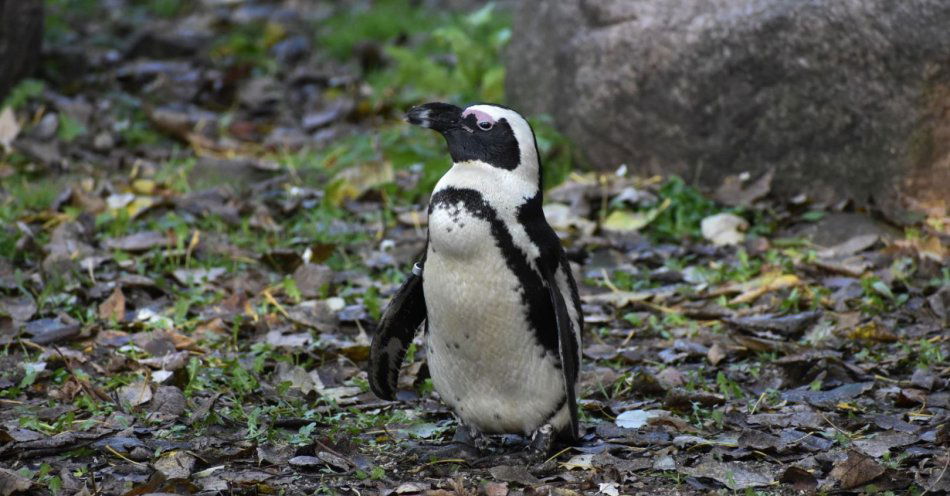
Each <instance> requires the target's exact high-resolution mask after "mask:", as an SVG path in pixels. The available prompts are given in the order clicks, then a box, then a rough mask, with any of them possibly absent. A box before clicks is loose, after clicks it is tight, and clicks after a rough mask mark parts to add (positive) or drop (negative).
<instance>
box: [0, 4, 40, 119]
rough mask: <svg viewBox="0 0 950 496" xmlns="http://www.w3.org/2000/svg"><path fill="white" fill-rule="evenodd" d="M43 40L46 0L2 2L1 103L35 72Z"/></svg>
mask: <svg viewBox="0 0 950 496" xmlns="http://www.w3.org/2000/svg"><path fill="white" fill-rule="evenodd" d="M42 41H43V0H0V102H2V101H3V99H4V98H5V97H6V96H7V92H9V91H10V89H12V88H13V87H14V86H15V85H16V83H17V82H18V81H19V80H20V79H21V78H24V77H26V76H28V75H30V73H32V72H33V69H35V68H36V64H37V62H39V60H40V46H41V45H42Z"/></svg>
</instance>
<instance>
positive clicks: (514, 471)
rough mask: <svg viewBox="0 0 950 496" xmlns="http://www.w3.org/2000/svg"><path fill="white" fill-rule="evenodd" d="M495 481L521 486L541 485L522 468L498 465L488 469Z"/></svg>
mask: <svg viewBox="0 0 950 496" xmlns="http://www.w3.org/2000/svg"><path fill="white" fill-rule="evenodd" d="M488 472H489V473H490V474H491V476H492V477H494V478H495V480H497V481H499V482H515V483H518V484H521V485H523V486H534V485H537V484H540V483H541V480H540V479H538V478H537V477H535V476H533V475H531V473H530V472H528V469H527V468H526V467H523V466H517V467H516V466H512V465H499V466H497V467H492V468H490V469H488Z"/></svg>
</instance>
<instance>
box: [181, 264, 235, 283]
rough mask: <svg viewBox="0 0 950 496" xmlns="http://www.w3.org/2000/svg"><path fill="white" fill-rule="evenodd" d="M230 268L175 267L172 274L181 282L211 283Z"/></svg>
mask: <svg viewBox="0 0 950 496" xmlns="http://www.w3.org/2000/svg"><path fill="white" fill-rule="evenodd" d="M227 272H228V269H225V268H223V267H212V268H210V269H200V268H199V269H175V270H174V271H172V275H173V276H175V279H176V280H178V282H180V283H181V284H183V285H185V286H191V285H193V284H203V283H211V282H214V281H217V280H218V279H220V278H221V276H223V275H224V274H227Z"/></svg>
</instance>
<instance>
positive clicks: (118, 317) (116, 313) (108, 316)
mask: <svg viewBox="0 0 950 496" xmlns="http://www.w3.org/2000/svg"><path fill="white" fill-rule="evenodd" d="M99 318H100V319H102V320H115V321H117V322H122V321H123V320H125V295H124V294H122V288H121V287H120V286H116V287H115V290H114V291H112V294H111V295H109V297H108V298H106V300H105V301H103V302H102V303H100V304H99Z"/></svg>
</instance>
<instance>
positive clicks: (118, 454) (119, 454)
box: [106, 444, 145, 467]
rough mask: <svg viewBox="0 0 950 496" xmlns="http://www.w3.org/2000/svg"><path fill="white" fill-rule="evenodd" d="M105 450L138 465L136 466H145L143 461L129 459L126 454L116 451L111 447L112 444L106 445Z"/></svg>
mask: <svg viewBox="0 0 950 496" xmlns="http://www.w3.org/2000/svg"><path fill="white" fill-rule="evenodd" d="M106 450H107V451H108V452H109V453H112V454H113V455H115V456H117V457H119V458H121V459H123V460H125V461H127V462H129V463H131V464H134V465H138V466H140V467H144V466H145V464H144V463H140V462H137V461H135V460H131V459H129V458H128V457H126V456H125V455H123V454H122V453H119V452H118V451H116V450H115V448H113V447H112V446H109V445H108V444H107V445H106Z"/></svg>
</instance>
